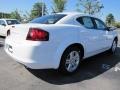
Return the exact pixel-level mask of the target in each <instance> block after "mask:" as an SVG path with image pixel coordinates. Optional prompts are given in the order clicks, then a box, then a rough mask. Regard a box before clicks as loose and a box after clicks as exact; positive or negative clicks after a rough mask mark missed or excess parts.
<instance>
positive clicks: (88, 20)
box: [77, 17, 94, 29]
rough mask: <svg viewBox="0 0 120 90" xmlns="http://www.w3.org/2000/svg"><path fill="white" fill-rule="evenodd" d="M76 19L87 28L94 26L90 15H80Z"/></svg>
mask: <svg viewBox="0 0 120 90" xmlns="http://www.w3.org/2000/svg"><path fill="white" fill-rule="evenodd" d="M77 21H78V22H79V23H80V24H82V25H83V26H84V27H86V28H88V29H93V28H94V24H93V21H92V19H91V18H90V17H80V18H78V19H77Z"/></svg>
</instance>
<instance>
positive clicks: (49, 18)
mask: <svg viewBox="0 0 120 90" xmlns="http://www.w3.org/2000/svg"><path fill="white" fill-rule="evenodd" d="M64 16H66V15H63V14H54V15H46V16H43V17H39V18H36V19H34V20H32V21H31V22H30V23H41V24H55V23H56V22H58V21H59V20H60V19H62V18H63V17H64Z"/></svg>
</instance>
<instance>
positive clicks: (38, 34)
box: [26, 28, 49, 41]
mask: <svg viewBox="0 0 120 90" xmlns="http://www.w3.org/2000/svg"><path fill="white" fill-rule="evenodd" d="M26 40H31V41H48V40H49V33H48V32H47V31H44V30H42V29H39V28H30V29H29V32H28V35H27V38H26Z"/></svg>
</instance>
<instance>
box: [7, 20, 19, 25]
mask: <svg viewBox="0 0 120 90" xmlns="http://www.w3.org/2000/svg"><path fill="white" fill-rule="evenodd" d="M6 21H7V24H8V25H13V24H20V23H19V22H18V21H17V20H6Z"/></svg>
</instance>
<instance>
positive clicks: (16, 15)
mask: <svg viewBox="0 0 120 90" xmlns="http://www.w3.org/2000/svg"><path fill="white" fill-rule="evenodd" d="M10 18H12V19H17V20H19V21H21V20H22V17H21V15H20V13H19V12H18V10H15V11H13V12H11V14H10Z"/></svg>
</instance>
